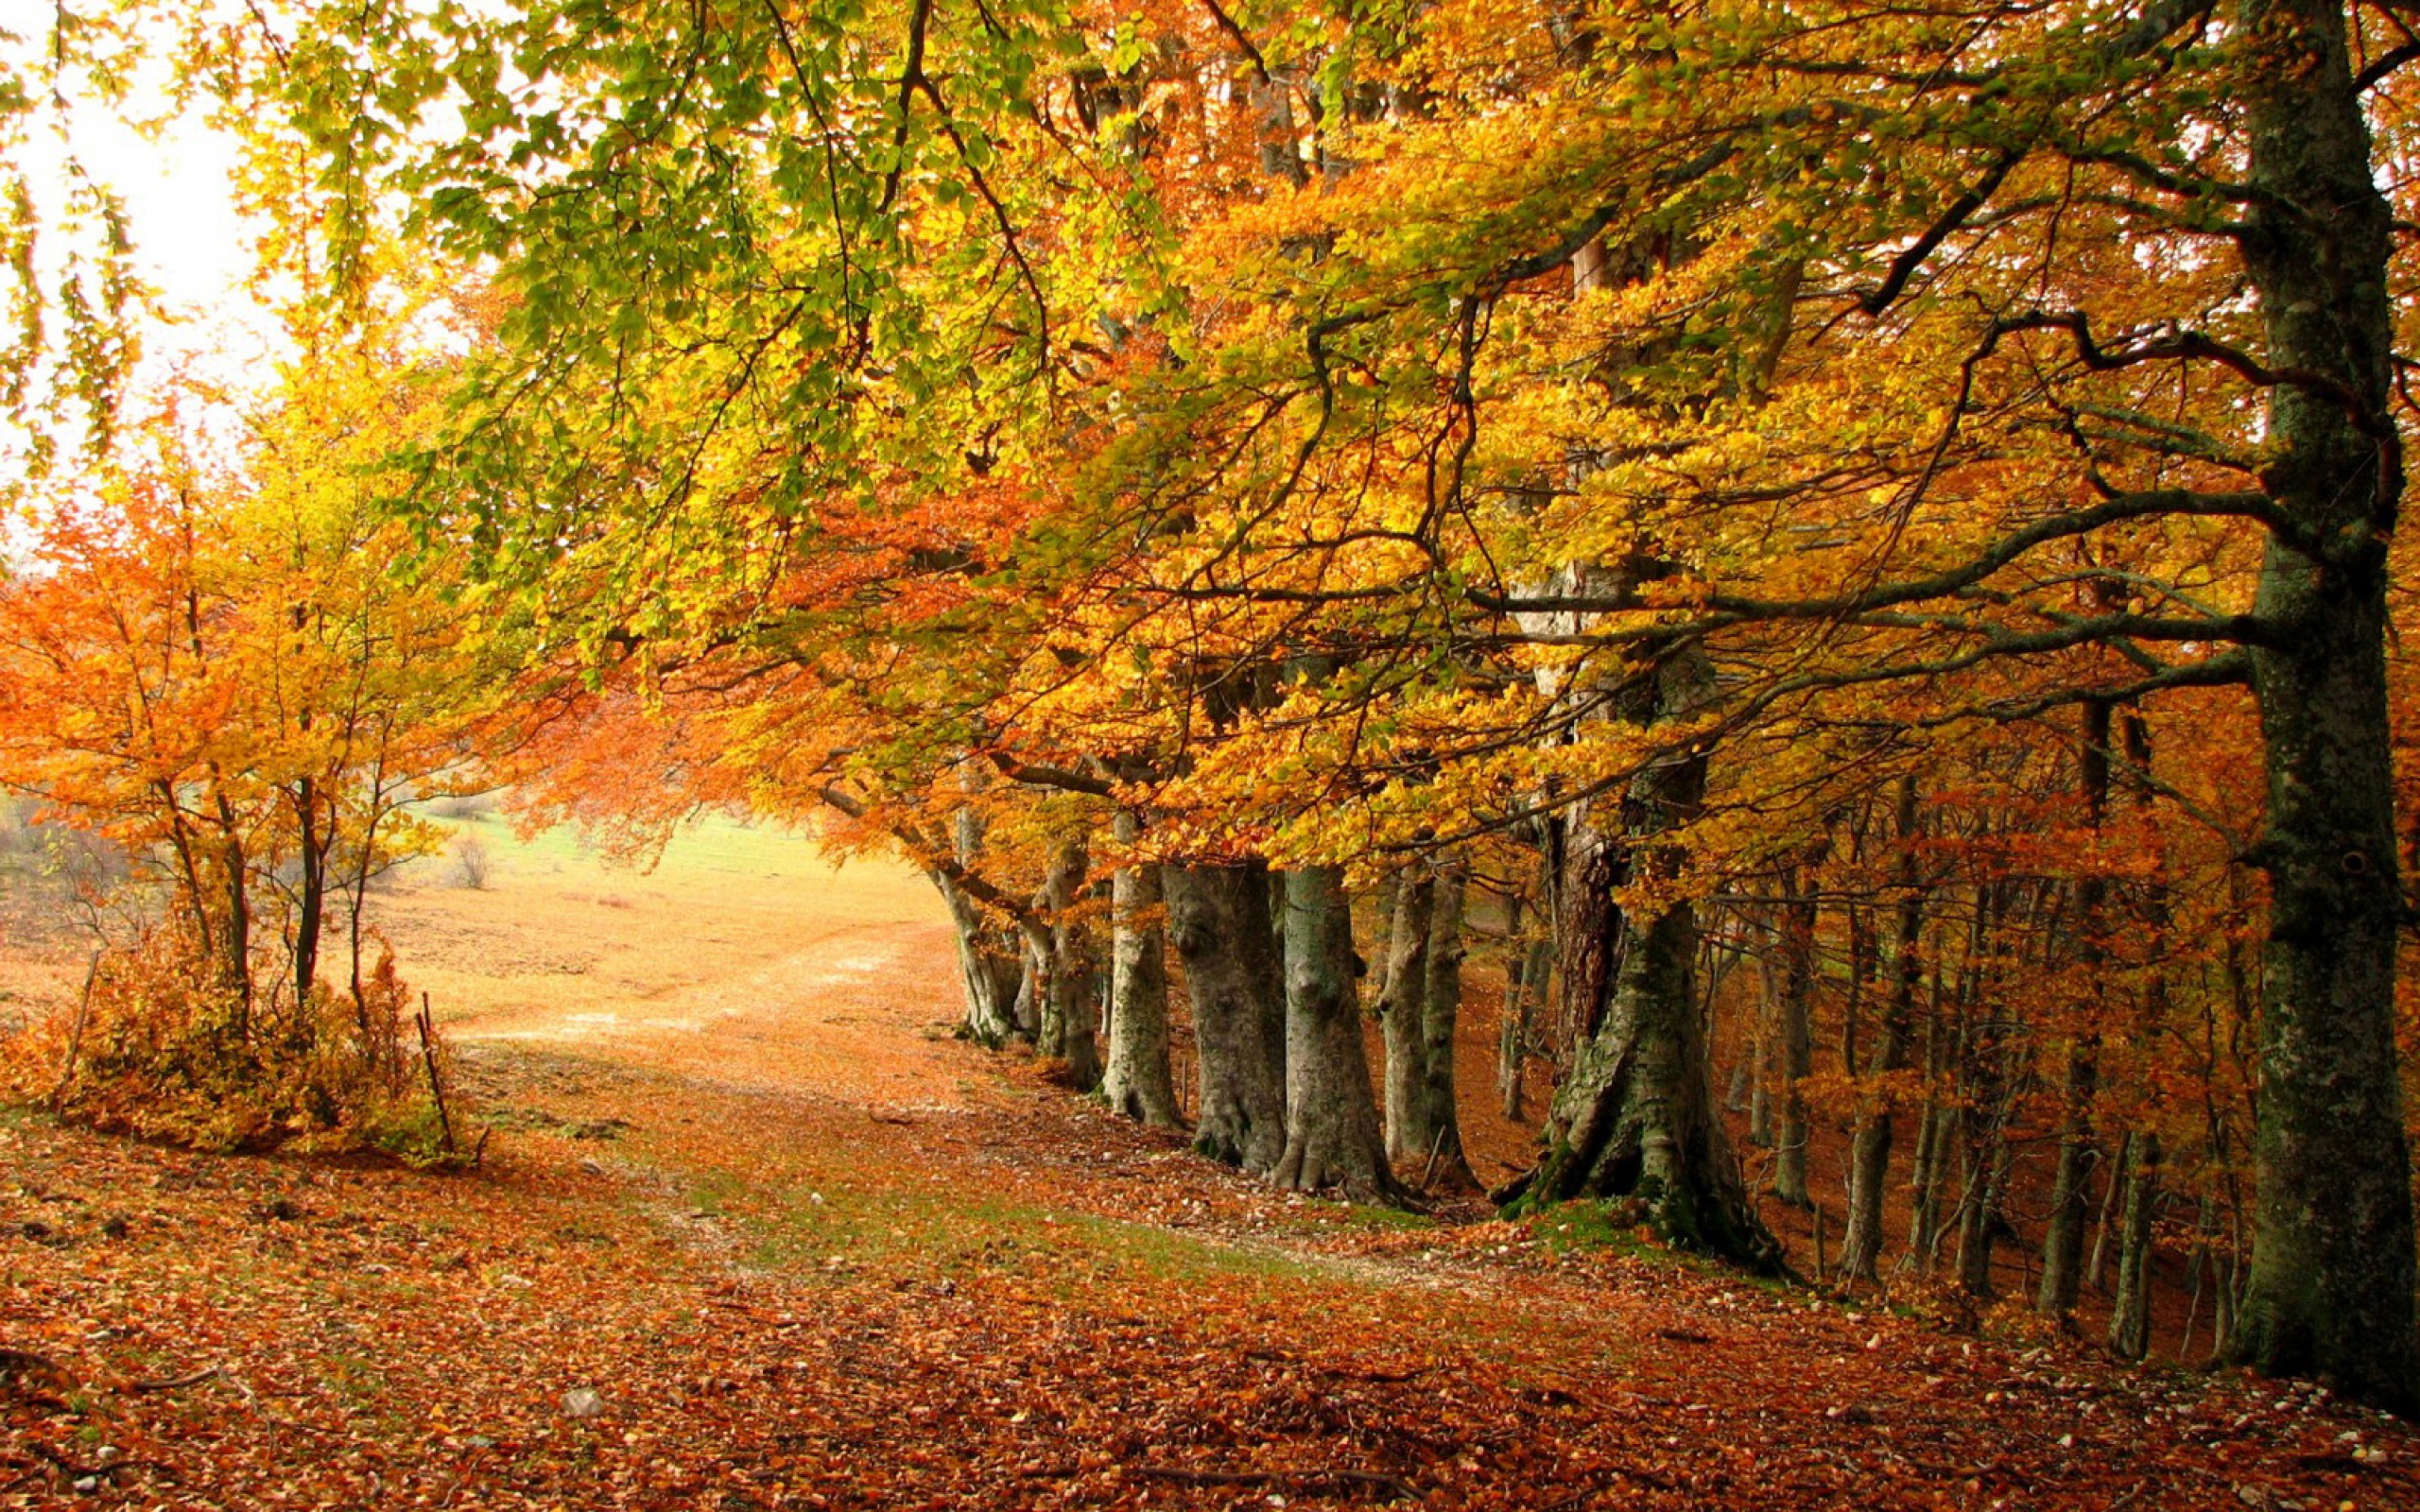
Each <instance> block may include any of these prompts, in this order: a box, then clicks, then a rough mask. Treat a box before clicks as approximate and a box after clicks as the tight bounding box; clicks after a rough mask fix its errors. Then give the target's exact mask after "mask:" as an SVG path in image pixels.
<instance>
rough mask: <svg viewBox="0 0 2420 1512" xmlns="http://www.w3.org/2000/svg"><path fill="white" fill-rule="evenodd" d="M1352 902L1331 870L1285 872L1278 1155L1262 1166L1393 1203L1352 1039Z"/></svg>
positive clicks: (1304, 1182)
mask: <svg viewBox="0 0 2420 1512" xmlns="http://www.w3.org/2000/svg"><path fill="white" fill-rule="evenodd" d="M1356 974H1357V973H1356V971H1355V957H1354V954H1353V904H1352V901H1351V900H1350V899H1349V898H1347V897H1346V896H1345V892H1344V873H1343V870H1342V868H1337V867H1303V868H1296V869H1295V870H1292V871H1288V873H1286V1153H1285V1154H1284V1155H1283V1156H1282V1157H1280V1158H1279V1160H1278V1162H1277V1169H1276V1170H1275V1171H1274V1172H1273V1173H1271V1176H1272V1178H1273V1179H1274V1180H1275V1181H1276V1182H1277V1184H1278V1185H1279V1186H1282V1187H1290V1188H1292V1189H1293V1190H1295V1191H1297V1192H1334V1193H1336V1194H1340V1195H1341V1196H1344V1197H1347V1198H1350V1199H1352V1200H1354V1201H1357V1202H1399V1201H1401V1200H1402V1199H1403V1197H1404V1191H1403V1188H1402V1187H1401V1185H1400V1184H1398V1183H1397V1182H1396V1180H1395V1177H1394V1173H1393V1171H1392V1170H1391V1169H1390V1168H1389V1167H1388V1164H1387V1145H1386V1140H1385V1139H1384V1137H1383V1136H1382V1135H1381V1134H1380V1132H1379V1129H1378V1104H1377V1099H1376V1098H1374V1097H1373V1096H1372V1095H1371V1091H1370V1058H1369V1055H1368V1052H1366V1051H1365V1050H1364V1049H1363V1048H1362V1043H1361V1004H1360V993H1359V991H1358V990H1357V984H1356V981H1355V977H1356Z"/></svg>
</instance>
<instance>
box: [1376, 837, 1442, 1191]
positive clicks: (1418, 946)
mask: <svg viewBox="0 0 2420 1512" xmlns="http://www.w3.org/2000/svg"><path fill="white" fill-rule="evenodd" d="M1393 891H1394V898H1393V902H1394V910H1393V917H1392V920H1391V921H1390V923H1389V925H1388V929H1387V954H1386V970H1385V973H1384V977H1383V980H1382V981H1381V983H1380V986H1379V989H1378V1024H1379V1028H1380V1030H1381V1031H1382V1037H1383V1039H1384V1040H1385V1042H1386V1048H1387V1070H1386V1083H1387V1098H1386V1113H1387V1156H1388V1158H1389V1159H1390V1160H1420V1159H1422V1158H1424V1157H1425V1156H1426V1155H1427V1153H1428V1143H1429V1140H1430V1139H1431V1138H1432V1137H1433V1135H1434V1133H1435V1130H1433V1129H1431V1128H1430V1127H1429V1126H1428V1124H1427V1113H1428V1101H1427V1093H1426V1085H1427V1071H1428V1060H1427V1048H1426V1045H1427V1041H1426V1040H1425V1039H1424V1038H1423V1036H1424V1034H1425V1032H1426V1030H1425V1027H1424V1024H1423V1019H1424V1017H1425V1015H1426V1007H1427V1002H1428V923H1429V915H1430V913H1431V912H1432V911H1433V909H1434V907H1435V902H1436V896H1437V882H1436V878H1435V877H1434V876H1433V875H1431V874H1430V872H1429V871H1428V870H1427V868H1426V867H1422V866H1418V865H1416V864H1415V867H1414V868H1411V869H1409V870H1408V871H1407V872H1406V873H1405V874H1404V875H1402V876H1399V877H1398V878H1397V879H1396V882H1395V886H1394V889H1393Z"/></svg>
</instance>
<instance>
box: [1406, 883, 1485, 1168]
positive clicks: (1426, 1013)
mask: <svg viewBox="0 0 2420 1512" xmlns="http://www.w3.org/2000/svg"><path fill="white" fill-rule="evenodd" d="M1463 886H1464V879H1463V876H1462V871H1461V868H1460V867H1459V866H1446V867H1443V868H1439V870H1438V873H1437V887H1436V896H1435V898H1434V899H1433V900H1432V902H1431V903H1430V905H1429V911H1428V991H1427V993H1426V1002H1425V1003H1424V1004H1423V1005H1422V1013H1421V1036H1422V1048H1423V1059H1424V1061H1425V1062H1426V1065H1425V1071H1426V1074H1425V1076H1424V1077H1423V1079H1422V1082H1421V1106H1422V1116H1421V1122H1422V1123H1423V1124H1425V1125H1426V1126H1427V1130H1428V1135H1427V1146H1428V1147H1427V1148H1426V1150H1424V1151H1422V1152H1421V1155H1420V1162H1421V1163H1420V1170H1421V1180H1422V1183H1423V1184H1424V1185H1425V1186H1428V1187H1432V1188H1433V1187H1451V1188H1457V1189H1460V1190H1463V1191H1473V1190H1476V1189H1477V1188H1478V1177H1476V1176H1473V1175H1472V1174H1471V1168H1470V1161H1469V1160H1467V1159H1466V1158H1465V1157H1464V1156H1463V1154H1462V1122H1461V1109H1460V1108H1459V1106H1458V1101H1459V1100H1458V1097H1457V1094H1456V1091H1455V1078H1454V1040H1455V1029H1456V1026H1457V1024H1458V1022H1459V1021H1460V1019H1461V1009H1462V898H1463Z"/></svg>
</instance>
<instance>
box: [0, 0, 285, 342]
mask: <svg viewBox="0 0 2420 1512" xmlns="http://www.w3.org/2000/svg"><path fill="white" fill-rule="evenodd" d="M51 17H52V6H51V0H0V31H5V32H9V33H13V34H14V37H15V39H16V40H15V41H13V42H9V41H0V63H5V64H10V65H19V66H22V65H23V64H24V63H26V62H28V61H30V59H28V57H27V54H28V53H29V52H32V51H33V50H34V49H38V48H39V47H40V45H41V43H42V42H43V38H44V36H45V35H46V33H47V31H48V28H49V26H51ZM37 56H38V54H37ZM130 103H131V106H132V108H133V110H134V111H135V112H138V113H158V112H159V111H160V110H161V108H162V104H163V101H162V98H161V96H160V95H158V94H141V93H138V94H137V97H136V98H135V99H134V100H133V101H131V102H130ZM55 119H56V117H55V116H54V117H53V119H52V120H51V121H45V122H43V123H39V124H37V125H35V126H34V127H33V129H32V130H31V131H30V133H29V140H28V141H27V142H26V145H25V158H26V163H25V165H26V168H27V169H28V170H29V171H30V172H31V174H32V175H33V177H34V180H35V182H36V193H37V194H38V195H43V196H45V197H48V196H58V195H62V194H63V193H64V185H65V181H66V180H65V178H64V164H65V163H66V161H67V159H68V156H69V154H70V153H71V152H72V153H73V155H74V157H75V158H76V159H77V160H78V161H79V162H81V163H82V164H83V165H84V168H85V169H86V171H87V172H89V173H91V174H93V175H94V176H95V178H97V179H99V180H101V181H102V182H104V183H106V184H108V185H109V186H110V187H111V188H112V189H113V190H114V191H116V193H117V195H118V196H119V198H121V200H122V201H123V202H124V204H125V206H126V209H127V213H128V215H129V218H130V223H131V229H132V232H133V237H134V244H135V252H134V260H135V266H136V268H137V271H138V274H139V276H140V277H141V278H142V279H143V280H144V282H145V283H147V284H149V285H150V286H151V287H152V288H153V289H155V290H156V291H158V293H159V295H160V298H161V302H162V304H163V306H164V311H165V313H166V314H167V315H168V316H169V318H170V319H171V320H172V321H173V323H172V324H169V325H166V326H164V327H154V328H152V329H150V330H149V331H147V333H146V335H145V338H144V346H145V351H146V364H145V366H146V368H147V370H148V371H149V372H150V373H151V374H152V375H154V376H157V375H159V374H162V373H164V372H165V371H167V370H169V369H170V368H172V367H173V366H175V365H177V364H179V363H182V362H194V363H197V364H199V367H200V369H201V370H202V371H204V372H206V373H208V374H209V375H210V376H212V377H214V378H218V379H222V380H227V381H232V382H242V381H244V380H245V379H246V377H247V376H248V375H249V374H250V373H251V372H254V371H257V370H258V369H259V368H260V367H261V365H262V364H263V362H264V360H265V359H266V358H267V357H268V355H269V353H270V352H273V351H274V350H275V336H274V330H275V322H274V321H273V320H270V319H268V318H265V317H264V316H263V314H262V312H260V311H259V309H258V308H257V307H256V305H255V303H254V301H252V300H251V298H250V296H248V295H247V294H246V293H245V292H244V290H243V287H242V283H243V279H244V274H245V270H246V267H247V266H248V263H249V260H250V250H249V249H248V247H247V246H246V237H245V232H244V227H243V225H242V223H241V221H240V220H239V218H238V216H237V215H236V213H235V210H234V206H233V198H232V196H231V193H230V186H229V178H230V175H231V173H232V171H233V166H234V163H235V153H234V148H233V144H232V143H231V142H229V141H228V140H227V139H226V137H225V136H223V135H222V134H220V133H218V132H216V131H214V130H212V129H210V128H209V127H208V126H206V125H205V124H203V123H202V122H200V121H198V120H182V121H179V122H176V123H173V124H172V125H170V126H169V127H168V128H167V129H164V131H161V132H159V133H157V134H156V135H153V136H150V137H146V136H145V135H143V134H142V133H140V132H138V131H136V130H135V129H133V128H131V127H130V126H128V125H127V124H126V123H125V122H124V121H123V120H122V119H120V118H119V115H118V114H117V112H115V110H113V109H112V107H110V106H108V105H106V104H102V103H99V102H96V101H94V100H90V99H77V100H71V102H70V108H69V111H68V112H67V115H66V134H67V139H66V140H65V141H64V142H62V141H61V139H60V134H59V131H58V130H57V129H56V127H55V124H54V123H55Z"/></svg>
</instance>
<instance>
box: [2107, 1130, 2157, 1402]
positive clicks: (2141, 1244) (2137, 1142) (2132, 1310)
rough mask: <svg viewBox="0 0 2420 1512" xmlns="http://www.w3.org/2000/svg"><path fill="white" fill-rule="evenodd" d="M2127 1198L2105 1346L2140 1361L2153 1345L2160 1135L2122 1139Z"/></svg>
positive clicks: (2121, 1210) (2122, 1209)
mask: <svg viewBox="0 0 2420 1512" xmlns="http://www.w3.org/2000/svg"><path fill="white" fill-rule="evenodd" d="M2124 1187H2125V1193H2126V1196H2125V1201H2124V1203H2123V1205H2122V1206H2121V1207H2120V1208H2119V1210H2118V1293H2117V1297H2116V1300H2115V1301H2114V1302H2113V1303H2112V1304H2111V1308H2110V1313H2109V1349H2110V1352H2111V1353H2113V1354H2115V1355H2117V1356H2118V1358H2120V1359H2124V1360H2139V1359H2141V1358H2142V1357H2143V1356H2144V1355H2145V1354H2146V1353H2148V1352H2149V1351H2150V1349H2151V1331H2152V1310H2151V1297H2152V1212H2153V1211H2155V1210H2156V1207H2157V1205H2158V1202H2159V1136H2158V1135H2156V1134H2152V1133H2149V1132H2143V1133H2137V1134H2135V1136H2134V1137H2133V1138H2132V1139H2130V1140H2128V1141H2127V1142H2126V1169H2125V1181H2124Z"/></svg>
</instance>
